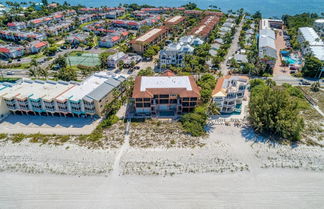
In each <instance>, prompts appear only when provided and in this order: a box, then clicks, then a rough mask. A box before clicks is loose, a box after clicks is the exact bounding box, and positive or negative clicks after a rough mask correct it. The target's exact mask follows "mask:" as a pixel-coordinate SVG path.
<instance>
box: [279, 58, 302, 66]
mask: <svg viewBox="0 0 324 209" xmlns="http://www.w3.org/2000/svg"><path fill="white" fill-rule="evenodd" d="M283 60H285V61H286V62H288V63H289V64H291V65H294V64H298V65H300V64H301V61H300V60H295V59H293V58H291V57H283Z"/></svg>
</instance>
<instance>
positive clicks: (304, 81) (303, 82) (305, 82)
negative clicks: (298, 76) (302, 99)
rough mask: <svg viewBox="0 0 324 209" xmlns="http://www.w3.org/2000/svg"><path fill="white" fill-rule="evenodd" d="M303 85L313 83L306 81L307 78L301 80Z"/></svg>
mask: <svg viewBox="0 0 324 209" xmlns="http://www.w3.org/2000/svg"><path fill="white" fill-rule="evenodd" d="M300 83H301V85H307V86H308V85H311V83H310V82H308V81H306V80H301V82H300Z"/></svg>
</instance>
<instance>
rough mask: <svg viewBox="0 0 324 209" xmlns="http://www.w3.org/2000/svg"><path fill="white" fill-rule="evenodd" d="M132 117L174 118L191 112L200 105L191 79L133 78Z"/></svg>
mask: <svg viewBox="0 0 324 209" xmlns="http://www.w3.org/2000/svg"><path fill="white" fill-rule="evenodd" d="M132 100H133V102H134V113H133V116H134V117H165V116H166V117H174V116H177V115H180V114H183V113H187V112H191V111H193V110H194V108H195V107H196V106H197V105H198V104H199V102H200V88H199V87H198V85H197V84H196V81H195V79H194V77H193V76H175V75H174V74H173V73H172V72H171V71H167V72H165V73H164V74H163V75H161V76H137V77H136V79H135V86H134V90H133V95H132Z"/></svg>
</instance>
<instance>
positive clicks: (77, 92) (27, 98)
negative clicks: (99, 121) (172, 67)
mask: <svg viewBox="0 0 324 209" xmlns="http://www.w3.org/2000/svg"><path fill="white" fill-rule="evenodd" d="M124 80H126V77H125V76H117V75H113V74H108V73H107V72H98V73H95V74H93V75H92V76H90V77H88V78H87V79H85V80H84V81H82V82H80V83H79V82H64V81H57V82H56V81H39V80H29V79H21V80H19V81H18V82H17V83H16V84H3V85H2V88H1V90H0V101H1V103H0V104H1V112H0V114H1V115H6V114H8V113H9V112H10V113H13V114H32V115H37V114H38V115H52V116H53V115H59V116H78V117H79V116H94V115H98V116H101V115H102V114H103V111H104V108H105V106H106V105H107V104H109V103H110V102H111V101H113V99H114V95H113V90H114V89H115V88H121V85H120V84H121V83H122V82H123V81H124ZM3 104H5V106H4V105H3Z"/></svg>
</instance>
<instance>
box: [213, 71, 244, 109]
mask: <svg viewBox="0 0 324 209" xmlns="http://www.w3.org/2000/svg"><path fill="white" fill-rule="evenodd" d="M248 80H249V78H248V77H247V76H235V75H227V76H224V77H221V78H219V79H218V80H217V83H216V86H215V88H214V90H213V92H212V98H213V101H214V102H215V104H216V105H217V106H218V107H219V108H220V112H221V113H222V114H224V113H225V114H226V113H233V112H241V104H242V101H243V99H244V96H245V92H246V89H247V85H248Z"/></svg>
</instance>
